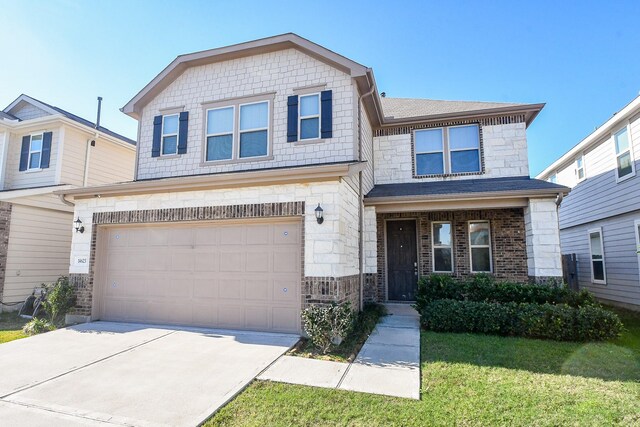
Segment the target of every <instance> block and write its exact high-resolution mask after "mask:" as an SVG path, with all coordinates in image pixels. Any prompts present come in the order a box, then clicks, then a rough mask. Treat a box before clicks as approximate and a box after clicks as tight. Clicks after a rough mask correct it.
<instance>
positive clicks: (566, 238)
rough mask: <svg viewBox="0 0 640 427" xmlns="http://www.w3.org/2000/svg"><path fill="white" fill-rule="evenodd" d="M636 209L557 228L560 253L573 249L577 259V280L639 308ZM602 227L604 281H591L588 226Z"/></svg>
mask: <svg viewBox="0 0 640 427" xmlns="http://www.w3.org/2000/svg"><path fill="white" fill-rule="evenodd" d="M639 219H640V210H636V211H635V212H633V213H628V214H625V215H620V216H616V217H612V218H608V219H605V220H601V221H594V222H591V223H587V224H583V225H579V226H576V227H571V228H567V229H563V230H560V241H561V247H562V253H563V254H570V253H575V254H576V255H577V259H578V281H579V284H580V288H586V289H588V290H590V291H591V292H593V293H594V294H595V295H596V296H597V297H598V298H601V299H606V300H611V301H615V302H619V303H624V304H634V305H637V306H638V307H639V308H640V266H639V265H638V255H637V254H636V251H637V247H636V238H635V234H634V233H635V229H634V221H635V220H639ZM598 227H602V238H603V241H604V256H605V268H606V274H607V284H606V285H600V284H595V283H591V261H590V253H589V230H591V229H593V228H598Z"/></svg>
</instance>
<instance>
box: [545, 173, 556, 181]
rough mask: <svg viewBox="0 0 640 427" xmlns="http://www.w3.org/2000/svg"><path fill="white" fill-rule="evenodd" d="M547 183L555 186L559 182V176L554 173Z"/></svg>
mask: <svg viewBox="0 0 640 427" xmlns="http://www.w3.org/2000/svg"><path fill="white" fill-rule="evenodd" d="M547 181H549V182H550V183H552V184H555V183H557V182H558V174H556V173H554V174H553V175H551V176H550V177H549V178H548V179H547Z"/></svg>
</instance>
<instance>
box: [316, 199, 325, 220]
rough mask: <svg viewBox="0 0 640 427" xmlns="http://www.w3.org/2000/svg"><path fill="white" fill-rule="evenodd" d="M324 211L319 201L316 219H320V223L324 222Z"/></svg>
mask: <svg viewBox="0 0 640 427" xmlns="http://www.w3.org/2000/svg"><path fill="white" fill-rule="evenodd" d="M323 212H324V211H323V209H322V208H321V207H320V203H318V207H317V208H316V220H318V224H322V223H323V222H324V217H323Z"/></svg>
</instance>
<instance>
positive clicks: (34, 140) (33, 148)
mask: <svg viewBox="0 0 640 427" xmlns="http://www.w3.org/2000/svg"><path fill="white" fill-rule="evenodd" d="M42 139H43V135H42V134H39V135H31V143H30V144H29V163H28V165H29V166H28V169H40V163H41V160H42Z"/></svg>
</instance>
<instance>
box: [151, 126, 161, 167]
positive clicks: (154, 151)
mask: <svg viewBox="0 0 640 427" xmlns="http://www.w3.org/2000/svg"><path fill="white" fill-rule="evenodd" d="M161 137H162V116H155V117H154V118H153V146H152V147H151V157H160V138H161Z"/></svg>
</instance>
